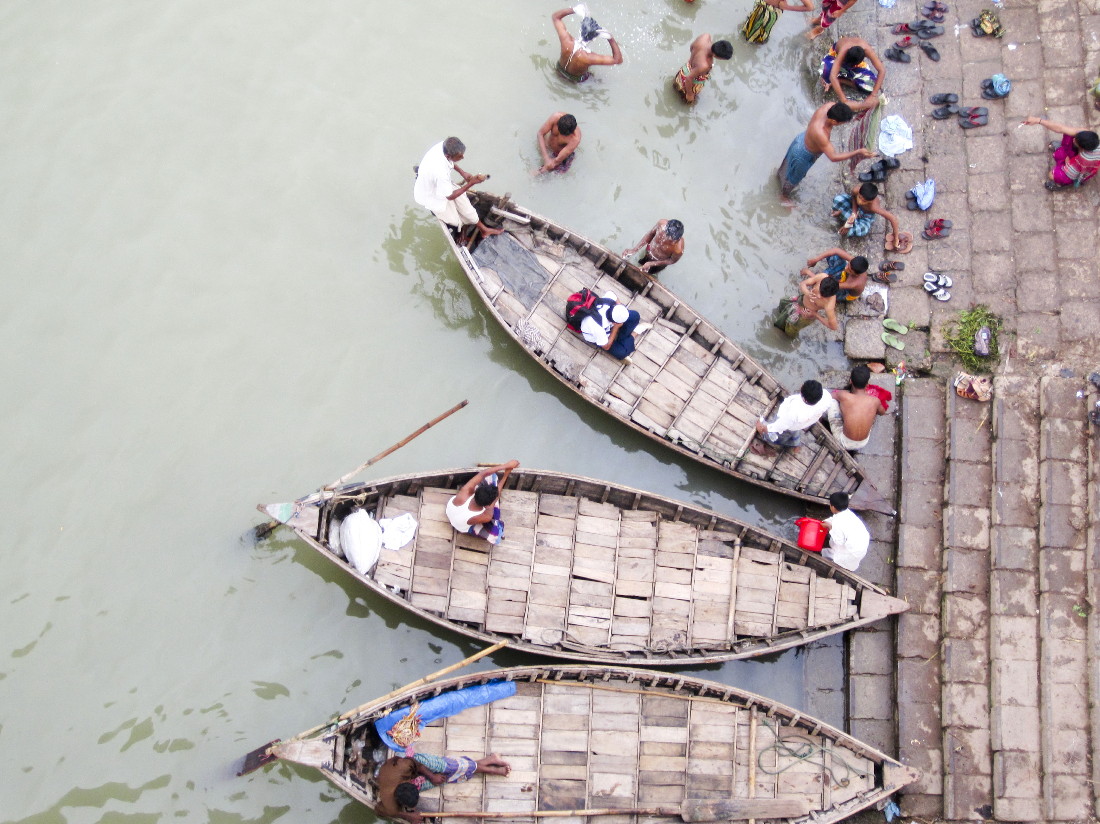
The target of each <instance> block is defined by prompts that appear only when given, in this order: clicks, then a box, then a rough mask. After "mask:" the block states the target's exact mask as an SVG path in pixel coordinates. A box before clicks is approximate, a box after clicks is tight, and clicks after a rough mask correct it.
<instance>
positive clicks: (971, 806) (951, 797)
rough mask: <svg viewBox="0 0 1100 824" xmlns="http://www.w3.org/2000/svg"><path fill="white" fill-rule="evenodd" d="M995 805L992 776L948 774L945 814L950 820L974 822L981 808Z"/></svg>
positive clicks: (944, 786) (945, 788) (944, 803)
mask: <svg viewBox="0 0 1100 824" xmlns="http://www.w3.org/2000/svg"><path fill="white" fill-rule="evenodd" d="M992 804H993V777H992V776H991V775H962V774H952V773H948V774H947V775H945V776H944V781H943V812H944V816H945V817H947V818H949V819H957V820H972V819H974V817H975V816H974V813H975V811H976V810H978V809H979V808H981V807H984V806H986V805H992Z"/></svg>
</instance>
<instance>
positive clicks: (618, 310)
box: [611, 303, 630, 323]
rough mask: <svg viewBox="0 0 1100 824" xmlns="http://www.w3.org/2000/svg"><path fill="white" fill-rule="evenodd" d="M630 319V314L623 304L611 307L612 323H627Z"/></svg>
mask: <svg viewBox="0 0 1100 824" xmlns="http://www.w3.org/2000/svg"><path fill="white" fill-rule="evenodd" d="M629 317H630V312H629V311H627V308H626V307H625V306H623V305H622V304H621V303H616V304H615V305H614V306H613V307H611V322H612V323H626V320H627V318H629Z"/></svg>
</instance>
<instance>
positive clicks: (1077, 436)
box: [1039, 418, 1088, 463]
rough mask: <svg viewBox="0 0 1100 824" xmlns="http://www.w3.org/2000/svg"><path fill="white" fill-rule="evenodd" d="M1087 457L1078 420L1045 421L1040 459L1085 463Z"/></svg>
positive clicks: (1040, 443)
mask: <svg viewBox="0 0 1100 824" xmlns="http://www.w3.org/2000/svg"><path fill="white" fill-rule="evenodd" d="M1087 457H1088V456H1087V453H1086V450H1085V441H1084V437H1083V433H1082V432H1081V426H1080V424H1079V423H1078V422H1077V421H1068V420H1061V419H1058V418H1052V419H1048V420H1045V421H1043V426H1042V429H1041V432H1040V439H1039V458H1040V460H1044V461H1052V460H1065V461H1076V462H1078V463H1084V462H1085V460H1086V459H1087Z"/></svg>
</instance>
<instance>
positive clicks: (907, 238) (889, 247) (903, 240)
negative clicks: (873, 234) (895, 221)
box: [885, 232, 913, 255]
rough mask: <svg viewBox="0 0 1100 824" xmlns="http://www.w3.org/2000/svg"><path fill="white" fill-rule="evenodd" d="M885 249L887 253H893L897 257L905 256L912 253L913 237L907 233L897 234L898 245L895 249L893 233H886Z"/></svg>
mask: <svg viewBox="0 0 1100 824" xmlns="http://www.w3.org/2000/svg"><path fill="white" fill-rule="evenodd" d="M885 249H886V251H887V252H895V253H897V254H899V255H907V254H909V253H910V252H912V251H913V236H912V235H911V234H910V233H909V232H898V245H897V246H896V247H895V246H894V242H893V233H892V232H887V233H886V242H885Z"/></svg>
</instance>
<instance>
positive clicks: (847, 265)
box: [802, 247, 870, 300]
mask: <svg viewBox="0 0 1100 824" xmlns="http://www.w3.org/2000/svg"><path fill="white" fill-rule="evenodd" d="M823 260H824V261H826V263H825V274H827V275H829V276H830V277H833V278H836V282H837V283H838V284H840V293H839V295H838V296H839V297H840V299H841V300H856V299H857V298H859V296H860V295H862V294H863V290H864V289H866V288H867V269H868V268H869V267H870V264H869V262H868V260H867V258H865V257H864V256H863V255H853V254H852V253H851V252H845V251H844V250H843V249H840V248H838V247H833V248H832V249H827V250H825V251H824V252H822V253H821V254H820V255H817V256H816V257H812V258H809V259H808V260H807V261H806V266H808V267H809V268H808V269H803V270H802V276H803V277H808V276H809V275H812V274H813V272H812V271H811V270H812V269H813V267H815V266H817V264H819V263H821V261H823Z"/></svg>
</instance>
